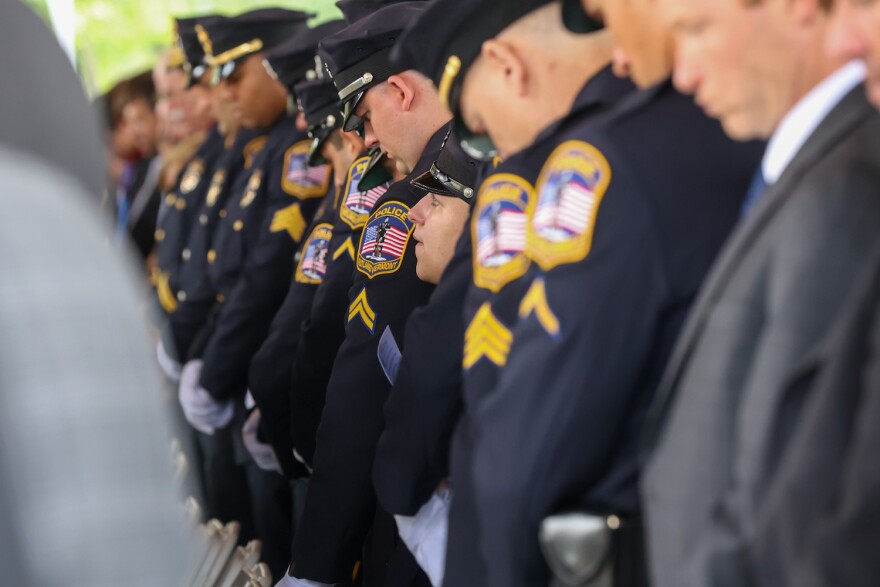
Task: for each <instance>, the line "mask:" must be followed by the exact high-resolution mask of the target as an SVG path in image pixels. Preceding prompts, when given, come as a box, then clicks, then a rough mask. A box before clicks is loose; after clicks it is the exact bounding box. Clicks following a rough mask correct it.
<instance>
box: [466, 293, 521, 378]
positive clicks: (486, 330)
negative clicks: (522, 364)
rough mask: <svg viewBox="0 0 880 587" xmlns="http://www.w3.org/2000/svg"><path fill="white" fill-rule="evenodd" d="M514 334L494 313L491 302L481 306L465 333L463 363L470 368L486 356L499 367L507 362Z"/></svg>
mask: <svg viewBox="0 0 880 587" xmlns="http://www.w3.org/2000/svg"><path fill="white" fill-rule="evenodd" d="M512 344H513V334H512V333H511V332H510V330H508V329H507V327H505V326H504V324H502V323H501V322H500V321H499V320H498V318H496V317H495V315H494V314H493V313H492V309H491V307H490V306H489V302H486V303H484V304H483V305H482V306H480V309H479V310H478V311H477V314H476V316H474V319H473V320H471V323H470V326H468V329H467V331H466V332H465V333H464V360H463V361H462V365H463V366H464V368H465V369H470V368H471V367H473V366H474V365H476V364H477V363H478V362H479V361H480V359H482V358H483V357H486V358H487V359H489V360H490V361H492V362H493V363H495V364H496V365H498V366H499V367H503V366H504V365H505V364H506V363H507V355H509V354H510V346H511V345H512Z"/></svg>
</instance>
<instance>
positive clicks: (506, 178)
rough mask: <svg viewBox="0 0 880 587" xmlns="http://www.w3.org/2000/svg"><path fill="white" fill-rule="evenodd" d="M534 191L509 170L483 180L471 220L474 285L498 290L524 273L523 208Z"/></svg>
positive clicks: (524, 234) (524, 212) (526, 263)
mask: <svg viewBox="0 0 880 587" xmlns="http://www.w3.org/2000/svg"><path fill="white" fill-rule="evenodd" d="M533 194H534V190H533V188H532V186H531V184H529V182H527V181H526V180H525V179H523V178H521V177H519V176H518V175H513V174H510V173H499V174H496V175H492V176H490V177H488V178H487V179H486V181H485V182H483V186H482V187H481V188H480V193H479V195H478V196H477V205H476V210H475V211H474V215H473V218H472V220H471V236H472V238H473V242H474V249H473V255H474V261H473V262H474V285H476V286H477V287H481V288H483V289H488V290H489V291H492V292H495V293H497V292H498V291H500V290H501V288H503V287H504V286H505V285H507V284H508V283H510V282H511V281H513V280H514V279H517V278H518V277H521V276H522V275H523V274H525V272H526V270H527V269H528V267H529V260H528V258H527V257H526V255H525V249H526V241H527V227H526V224H527V223H526V210H527V209H528V206H529V202H530V201H531V200H532V199H533Z"/></svg>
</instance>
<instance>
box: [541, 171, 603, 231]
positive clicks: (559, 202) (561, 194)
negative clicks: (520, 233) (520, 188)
mask: <svg viewBox="0 0 880 587" xmlns="http://www.w3.org/2000/svg"><path fill="white" fill-rule="evenodd" d="M552 179H554V180H555V181H553V183H552V184H551V183H550V182H548V184H547V185H546V186H545V187H544V189H543V190H542V192H541V195H540V197H539V198H538V202H537V206H536V208H535V215H534V218H533V220H532V223H533V226H534V229H535V231H536V232H538V233H539V234H541V235H542V236H544V237H545V238H547V239H548V240H552V241H559V240H564V239H567V238H571V237H572V236H574V235H578V234H583V233H584V232H585V231H586V230H587V228H589V226H590V217H591V216H592V212H593V209H594V208H595V206H596V194H595V193H594V192H593V190H592V189H590V187H589V186H588V185H587V184H586V182H585V181H584V179H583V178H582V177H580V176H577V175H575V174H572V173H570V172H569V173H564V174H560V175H559V176H557V177H556V178H552Z"/></svg>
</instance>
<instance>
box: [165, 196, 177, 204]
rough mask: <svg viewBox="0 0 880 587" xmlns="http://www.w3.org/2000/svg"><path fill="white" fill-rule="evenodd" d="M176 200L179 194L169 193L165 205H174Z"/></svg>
mask: <svg viewBox="0 0 880 587" xmlns="http://www.w3.org/2000/svg"><path fill="white" fill-rule="evenodd" d="M176 201H177V196H175V195H174V194H168V195H167V196H165V205H166V206H173V205H174V203H175V202H176Z"/></svg>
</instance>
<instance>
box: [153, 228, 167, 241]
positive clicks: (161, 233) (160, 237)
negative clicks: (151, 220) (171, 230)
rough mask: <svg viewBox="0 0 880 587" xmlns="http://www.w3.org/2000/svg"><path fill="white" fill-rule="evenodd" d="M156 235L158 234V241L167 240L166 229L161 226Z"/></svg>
mask: <svg viewBox="0 0 880 587" xmlns="http://www.w3.org/2000/svg"><path fill="white" fill-rule="evenodd" d="M155 236H156V240H157V241H158V242H162V241H163V240H165V231H164V230H162V229H161V228H157V229H156V235H155Z"/></svg>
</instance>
